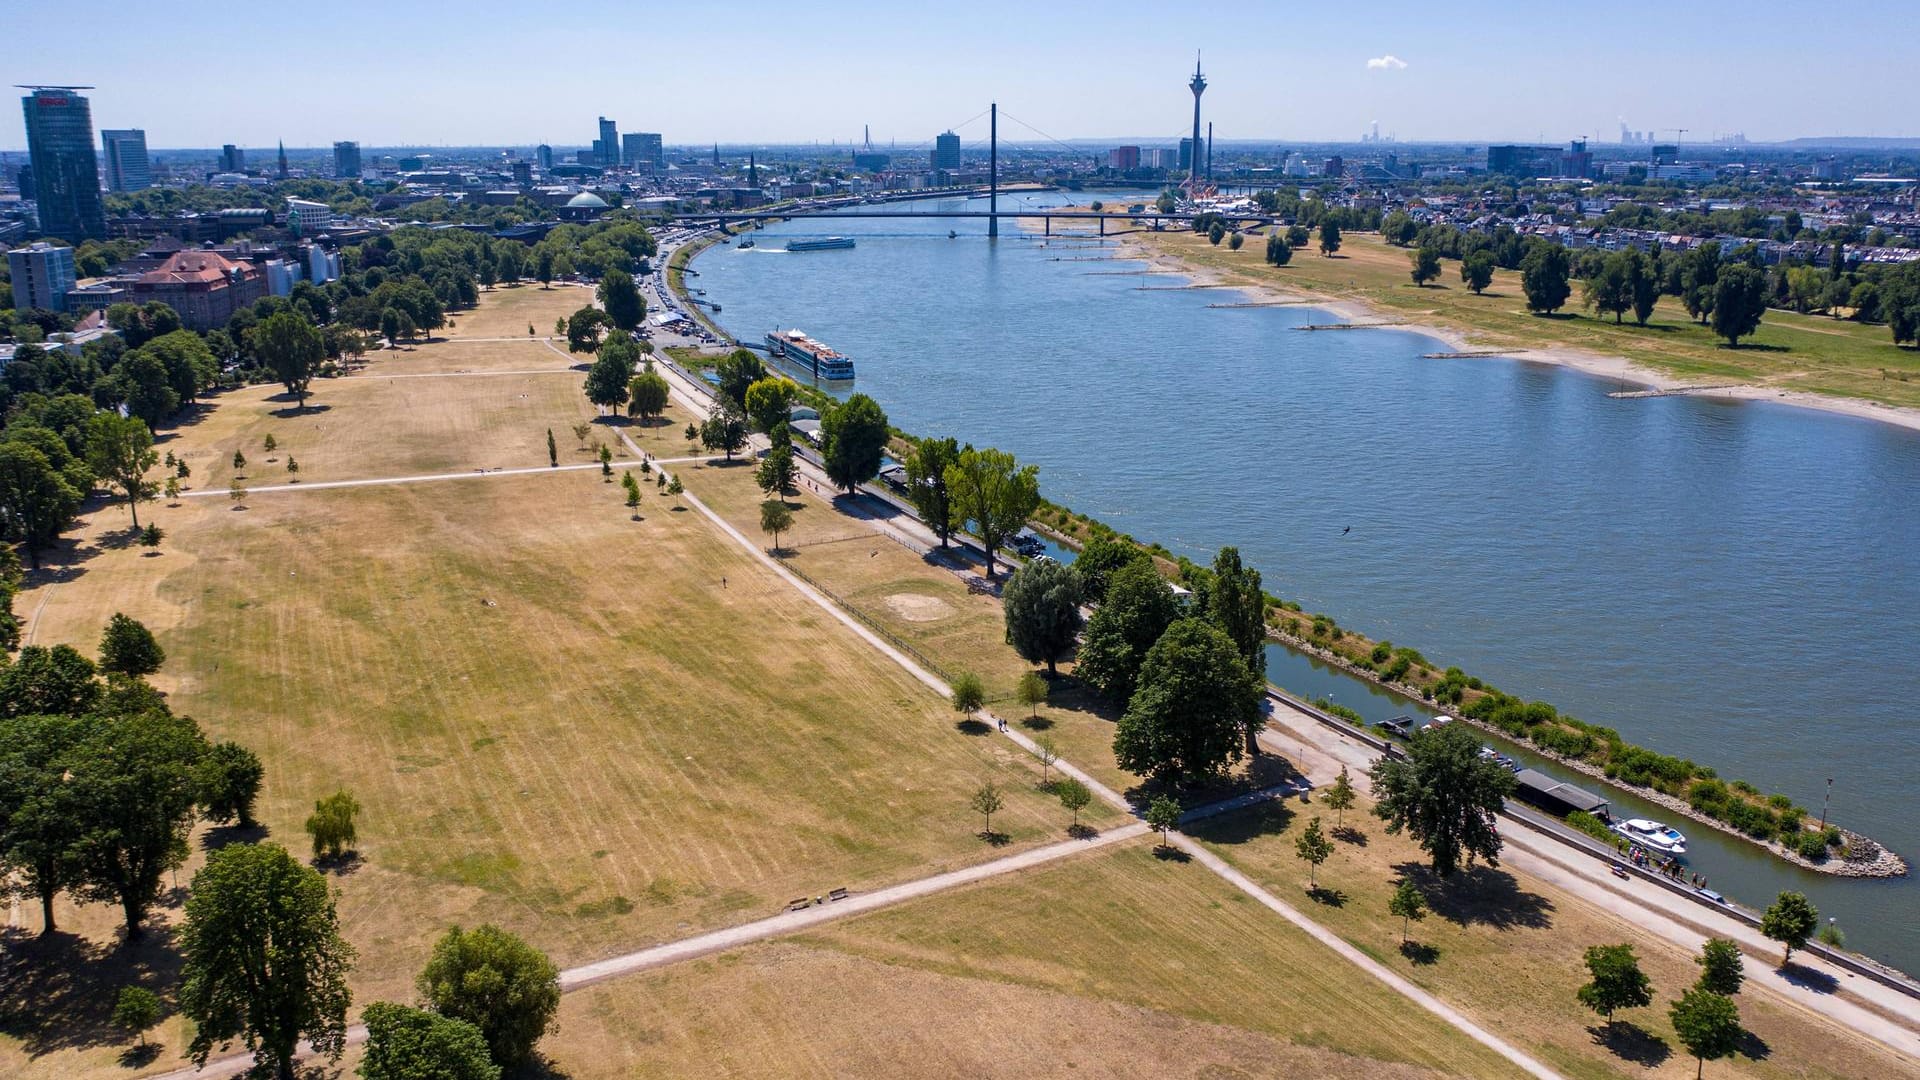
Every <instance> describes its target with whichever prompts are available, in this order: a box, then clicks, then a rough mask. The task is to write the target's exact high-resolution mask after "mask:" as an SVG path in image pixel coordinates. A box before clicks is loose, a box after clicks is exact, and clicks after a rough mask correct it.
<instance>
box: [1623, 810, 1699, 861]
mask: <svg viewBox="0 0 1920 1080" xmlns="http://www.w3.org/2000/svg"><path fill="white" fill-rule="evenodd" d="M1613 831H1614V832H1616V833H1619V834H1620V835H1621V836H1624V837H1626V838H1627V839H1628V840H1630V841H1632V842H1633V843H1636V844H1639V845H1640V846H1641V847H1643V848H1646V849H1647V850H1649V851H1657V852H1660V853H1661V854H1662V855H1685V854H1686V853H1687V838H1686V837H1684V836H1682V835H1680V833H1679V831H1678V830H1676V829H1674V828H1673V827H1672V826H1671V825H1663V824H1661V823H1660V822H1658V821H1648V820H1647V819H1646V818H1628V819H1627V820H1625V821H1616V822H1614V824H1613Z"/></svg>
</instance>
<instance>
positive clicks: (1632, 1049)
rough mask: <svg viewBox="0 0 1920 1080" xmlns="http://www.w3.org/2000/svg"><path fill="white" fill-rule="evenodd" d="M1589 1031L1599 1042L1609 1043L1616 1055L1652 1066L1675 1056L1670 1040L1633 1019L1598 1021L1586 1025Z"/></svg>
mask: <svg viewBox="0 0 1920 1080" xmlns="http://www.w3.org/2000/svg"><path fill="white" fill-rule="evenodd" d="M1587 1034H1589V1035H1591V1036H1593V1041H1594V1044H1595V1045H1596V1046H1604V1047H1606V1048H1607V1051H1608V1052H1609V1053H1611V1054H1612V1055H1613V1056H1614V1057H1617V1058H1619V1059H1621V1060H1622V1061H1631V1062H1633V1063H1634V1064H1635V1065H1640V1066H1644V1067H1646V1068H1649V1069H1657V1068H1659V1067H1660V1066H1661V1065H1664V1064H1666V1061H1667V1059H1668V1058H1670V1057H1672V1056H1673V1048H1672V1047H1670V1046H1668V1045H1667V1040H1665V1039H1663V1038H1661V1037H1660V1036H1658V1035H1655V1034H1653V1033H1652V1032H1649V1031H1647V1030H1646V1029H1644V1028H1642V1027H1641V1026H1640V1025H1639V1024H1636V1023H1633V1022H1632V1021H1630V1020H1616V1021H1614V1022H1613V1023H1611V1024H1595V1025H1594V1026H1592V1027H1590V1028H1588V1029H1587Z"/></svg>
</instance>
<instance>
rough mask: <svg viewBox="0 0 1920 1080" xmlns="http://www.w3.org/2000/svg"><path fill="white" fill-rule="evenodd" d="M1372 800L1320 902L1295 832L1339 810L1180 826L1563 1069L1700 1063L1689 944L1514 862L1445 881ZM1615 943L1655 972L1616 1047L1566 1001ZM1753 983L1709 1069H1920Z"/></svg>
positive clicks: (1622, 1017)
mask: <svg viewBox="0 0 1920 1080" xmlns="http://www.w3.org/2000/svg"><path fill="white" fill-rule="evenodd" d="M1372 805H1373V804H1372V801H1371V800H1370V799H1369V798H1368V797H1367V796H1365V795H1364V794H1362V795H1357V801H1356V804H1355V805H1354V806H1353V807H1351V808H1349V809H1348V810H1347V811H1346V813H1345V815H1344V816H1345V822H1346V824H1347V825H1348V826H1350V827H1352V828H1353V829H1355V830H1356V832H1357V833H1358V834H1359V837H1360V840H1359V842H1357V843H1356V842H1354V841H1353V840H1344V839H1338V838H1336V839H1335V840H1334V855H1333V857H1332V858H1331V859H1329V860H1328V861H1327V862H1326V863H1324V864H1322V865H1321V867H1320V869H1319V874H1318V879H1319V884H1320V886H1321V888H1322V889H1323V890H1327V891H1328V892H1326V893H1323V894H1322V897H1326V896H1328V895H1329V894H1330V893H1332V894H1337V896H1336V897H1334V898H1333V899H1332V900H1327V899H1320V900H1316V899H1315V898H1314V897H1312V896H1310V895H1309V894H1308V892H1307V889H1306V886H1307V864H1306V863H1305V862H1302V861H1301V860H1300V858H1299V857H1298V855H1297V854H1296V852H1295V845H1294V841H1295V839H1296V838H1297V837H1298V836H1299V834H1300V832H1301V830H1303V829H1304V828H1305V827H1306V825H1307V822H1308V821H1309V820H1310V819H1311V818H1313V817H1316V816H1317V817H1320V818H1321V819H1322V820H1321V827H1322V828H1324V829H1326V830H1328V831H1329V832H1330V833H1331V832H1332V830H1333V829H1334V822H1335V819H1336V817H1337V816H1338V815H1337V814H1336V812H1335V811H1332V810H1328V809H1324V808H1322V807H1319V806H1317V805H1316V806H1305V805H1302V804H1301V803H1299V802H1287V803H1269V804H1267V805H1265V806H1264V807H1262V808H1260V809H1257V810H1253V811H1247V812H1244V813H1239V814H1234V815H1230V816H1227V817H1223V818H1220V819H1217V820H1215V821H1211V822H1204V823H1200V824H1198V825H1195V826H1194V827H1192V828H1191V829H1190V830H1189V832H1191V833H1192V834H1193V835H1194V836H1195V837H1196V838H1197V839H1199V840H1201V841H1202V842H1203V843H1205V844H1206V845H1207V846H1208V847H1209V848H1211V849H1212V850H1213V851H1215V852H1216V853H1217V854H1219V855H1220V856H1221V857H1222V858H1225V859H1227V860H1228V861H1229V862H1231V863H1233V864H1234V865H1235V866H1236V867H1238V868H1239V869H1240V870H1242V871H1243V872H1245V873H1246V874H1247V875H1248V876H1250V877H1252V878H1253V879H1254V880H1256V881H1258V882H1260V883H1261V884H1263V885H1265V886H1266V887H1267V888H1269V889H1270V890H1272V891H1273V893H1274V894H1275V895H1277V896H1279V897H1280V898H1281V899H1283V900H1285V901H1287V902H1288V903H1291V904H1294V905H1295V906H1297V907H1299V908H1300V909H1301V910H1303V911H1304V912H1306V913H1307V914H1308V915H1309V916H1310V917H1312V918H1313V919H1314V920H1316V921H1317V922H1319V923H1321V924H1322V925H1324V926H1326V927H1328V928H1330V929H1332V930H1334V931H1335V932H1336V933H1338V934H1340V935H1341V936H1342V937H1344V938H1346V939H1347V940H1348V941H1350V942H1352V943H1353V944H1354V945H1355V946H1357V947H1359V948H1360V949H1362V950H1363V951H1365V952H1366V953H1368V954H1369V955H1371V956H1373V957H1374V958H1375V959H1376V960H1379V961H1380V962H1381V963H1383V964H1386V965H1387V966H1389V967H1391V968H1393V969H1394V970H1396V971H1398V972H1400V973H1401V974H1402V975H1405V976H1406V977H1407V978H1409V979H1411V980H1412V981H1414V982H1416V983H1418V984H1419V985H1421V986H1423V987H1425V988H1426V989H1427V990H1429V991H1431V992H1433V993H1434V994H1435V995H1437V996H1439V997H1440V998H1442V999H1444V1000H1446V1001H1447V1002H1448V1003H1450V1004H1452V1005H1454V1006H1456V1007H1458V1008H1460V1009H1461V1010H1463V1011H1465V1012H1467V1013H1468V1014H1470V1015H1471V1016H1473V1017H1474V1018H1475V1019H1476V1020H1477V1021H1478V1022H1479V1023H1481V1024H1482V1025H1484V1026H1486V1027H1487V1028H1488V1029H1489V1030H1491V1031H1493V1032H1494V1033H1496V1034H1498V1035H1501V1036H1503V1037H1505V1038H1506V1039H1508V1040H1509V1041H1511V1042H1514V1043H1516V1044H1517V1045H1520V1046H1524V1047H1527V1048H1528V1050H1529V1051H1530V1052H1532V1053H1534V1054H1535V1055H1536V1056H1538V1057H1539V1058H1540V1059H1541V1060H1542V1061H1544V1062H1546V1063H1547V1064H1549V1065H1551V1066H1553V1067H1554V1068H1556V1069H1559V1070H1561V1071H1562V1072H1564V1073H1565V1074H1567V1075H1568V1076H1573V1077H1611V1076H1671V1077H1675V1078H1679V1077H1691V1076H1692V1075H1693V1073H1694V1066H1695V1062H1694V1059H1693V1058H1692V1057H1691V1056H1690V1055H1689V1054H1687V1052H1686V1049H1685V1048H1684V1047H1683V1046H1681V1045H1680V1043H1679V1040H1678V1039H1676V1038H1675V1037H1674V1033H1673V1026H1672V1024H1671V1023H1669V1022H1668V1019H1667V1007H1668V1005H1669V1004H1671V1002H1672V1001H1673V999H1675V998H1677V997H1678V996H1679V995H1680V992H1681V991H1682V990H1683V989H1685V988H1686V987H1687V986H1689V985H1691V984H1692V983H1693V981H1694V979H1695V978H1697V977H1698V975H1699V968H1698V967H1697V966H1696V965H1695V964H1694V962H1693V954H1691V953H1688V952H1687V951H1685V950H1683V949H1680V948H1678V947H1676V946H1674V945H1673V944H1671V943H1670V942H1667V941H1666V940H1665V939H1663V938H1658V937H1655V936H1654V935H1651V934H1647V933H1644V932H1642V931H1640V930H1638V929H1636V928H1635V927H1634V926H1633V925H1632V924H1631V923H1629V922H1627V921H1626V920H1624V919H1622V918H1620V917H1618V916H1616V915H1613V914H1611V913H1609V912H1606V911H1604V910H1602V909H1600V908H1599V907H1597V906H1595V905H1593V904H1591V903H1589V902H1587V901H1586V900H1584V899H1582V898H1579V897H1575V896H1572V895H1569V894H1567V893H1565V892H1562V891H1560V890H1557V889H1553V888H1551V887H1543V886H1541V885H1540V884H1539V883H1538V882H1537V881H1535V880H1534V879H1532V878H1530V877H1527V876H1525V875H1522V874H1520V873H1519V872H1517V871H1514V870H1512V869H1510V868H1507V867H1500V868H1497V869H1496V868H1488V867H1484V866H1483V867H1480V868H1478V869H1476V870H1474V871H1462V872H1461V874H1460V875H1458V876H1456V878H1455V880H1454V881H1452V882H1449V883H1447V884H1445V885H1441V884H1438V883H1437V880H1436V879H1434V878H1433V877H1432V876H1431V875H1430V873H1428V872H1427V871H1426V869H1425V861H1424V857H1423V856H1422V854H1421V852H1420V851H1419V849H1418V848H1417V847H1416V846H1415V845H1414V844H1413V842H1412V841H1411V840H1409V839H1408V838H1407V837H1406V836H1405V835H1401V836H1389V835H1388V834H1387V833H1386V831H1385V827H1384V824H1383V823H1382V822H1381V821H1380V820H1379V819H1378V818H1375V817H1374V816H1373V815H1372V813H1371V812H1370V811H1371V809H1372ZM1409 870H1411V871H1412V872H1413V873H1414V874H1415V881H1416V882H1418V883H1420V885H1421V888H1422V891H1423V892H1425V893H1426V895H1427V897H1428V900H1429V906H1430V910H1429V911H1428V913H1427V916H1426V918H1425V919H1424V920H1423V921H1420V922H1415V923H1413V924H1412V929H1411V932H1410V935H1409V936H1410V940H1411V941H1413V942H1414V943H1415V944H1416V945H1417V946H1424V947H1425V948H1426V949H1428V950H1431V952H1430V953H1427V954H1421V953H1420V952H1418V951H1417V950H1416V951H1415V952H1412V953H1403V952H1402V950H1401V947H1400V940H1401V920H1400V919H1398V918H1395V917H1393V916H1390V915H1388V914H1387V898H1388V896H1389V895H1390V894H1391V893H1392V891H1393V888H1394V886H1395V885H1397V884H1398V882H1399V880H1400V878H1401V876H1402V875H1403V874H1405V873H1407V872H1408V871H1409ZM1621 942H1628V943H1631V944H1632V945H1633V946H1634V951H1635V952H1636V953H1637V954H1638V955H1639V957H1640V963H1641V969H1642V970H1643V971H1645V972H1646V973H1647V975H1648V977H1649V978H1651V979H1652V981H1653V988H1654V1004H1653V1005H1652V1006H1651V1007H1649V1008H1645V1009H1631V1010H1625V1011H1622V1012H1620V1013H1618V1014H1616V1021H1615V1024H1616V1030H1615V1032H1614V1033H1613V1035H1612V1038H1613V1039H1614V1040H1616V1041H1615V1042H1613V1043H1612V1044H1611V1047H1617V1048H1618V1051H1619V1052H1618V1053H1616V1052H1615V1049H1613V1048H1610V1044H1608V1043H1606V1042H1603V1041H1602V1040H1603V1038H1605V1037H1606V1033H1605V1028H1604V1024H1603V1023H1602V1021H1601V1018H1600V1017H1599V1016H1598V1015H1597V1014H1595V1013H1593V1012H1591V1011H1589V1010H1587V1009H1586V1007H1584V1006H1582V1005H1581V1004H1580V1003H1579V1002H1578V1001H1577V1000H1575V998H1574V991H1575V989H1576V988H1577V987H1579V986H1580V985H1581V984H1582V983H1584V982H1586V981H1587V977H1588V976H1587V973H1586V968H1585V965H1584V964H1583V963H1582V959H1581V956H1582V953H1583V952H1584V951H1585V949H1586V948H1587V946H1589V945H1601V944H1617V943H1621ZM1757 962H1758V961H1756V960H1754V959H1753V958H1751V957H1749V958H1748V961H1747V963H1748V964H1749V965H1750V966H1751V965H1753V964H1755V963H1757ZM1749 987H1750V989H1748V990H1746V991H1745V992H1743V993H1742V994H1741V995H1740V996H1739V998H1738V999H1737V1000H1738V1002H1739V1006H1740V1014H1741V1019H1742V1022H1743V1023H1744V1024H1745V1025H1746V1026H1747V1027H1748V1028H1749V1029H1750V1030H1751V1031H1752V1032H1753V1033H1754V1034H1755V1035H1756V1036H1758V1038H1759V1042H1758V1043H1750V1044H1749V1046H1748V1050H1749V1051H1750V1052H1749V1053H1747V1054H1743V1055H1741V1056H1736V1057H1734V1058H1731V1059H1728V1060H1725V1061H1721V1062H1716V1063H1715V1064H1713V1065H1712V1066H1711V1067H1710V1071H1712V1072H1713V1073H1714V1074H1715V1075H1719V1076H1726V1075H1739V1076H1752V1077H1788V1076H1792V1077H1836V1078H1837V1077H1847V1076H1914V1075H1920V1072H1916V1069H1915V1063H1914V1062H1913V1061H1911V1060H1903V1059H1901V1058H1898V1057H1896V1056H1894V1055H1892V1054H1890V1053H1888V1052H1886V1051H1885V1050H1883V1049H1882V1048H1881V1047H1880V1046H1879V1045H1878V1044H1875V1043H1871V1042H1868V1041H1867V1040H1865V1039H1863V1038H1859V1037H1856V1036H1853V1035H1850V1034H1848V1033H1846V1032H1843V1031H1839V1030H1836V1029H1834V1028H1832V1027H1831V1026H1830V1025H1828V1024H1827V1022H1826V1021H1824V1020H1823V1019H1821V1018H1818V1017H1815V1016H1814V1015H1812V1014H1810V1013H1806V1012H1803V1011H1802V1010H1800V1009H1799V1008H1798V1007H1796V1006H1794V1005H1791V1004H1790V1003H1787V1002H1784V1001H1782V1000H1781V999H1779V998H1776V997H1774V996H1773V995H1772V994H1770V993H1768V992H1766V991H1764V990H1760V989H1754V988H1751V987H1752V984H1751V983H1749ZM1762 1048H1764V1052H1761V1051H1762Z"/></svg>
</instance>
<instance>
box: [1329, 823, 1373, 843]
mask: <svg viewBox="0 0 1920 1080" xmlns="http://www.w3.org/2000/svg"><path fill="white" fill-rule="evenodd" d="M1333 838H1334V839H1335V840H1338V841H1340V842H1341V843H1343V844H1352V845H1353V846H1354V847H1366V846H1367V834H1366V833H1363V832H1361V831H1360V830H1359V829H1356V828H1354V827H1353V826H1351V825H1342V826H1340V827H1339V828H1337V829H1334V830H1333Z"/></svg>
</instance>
